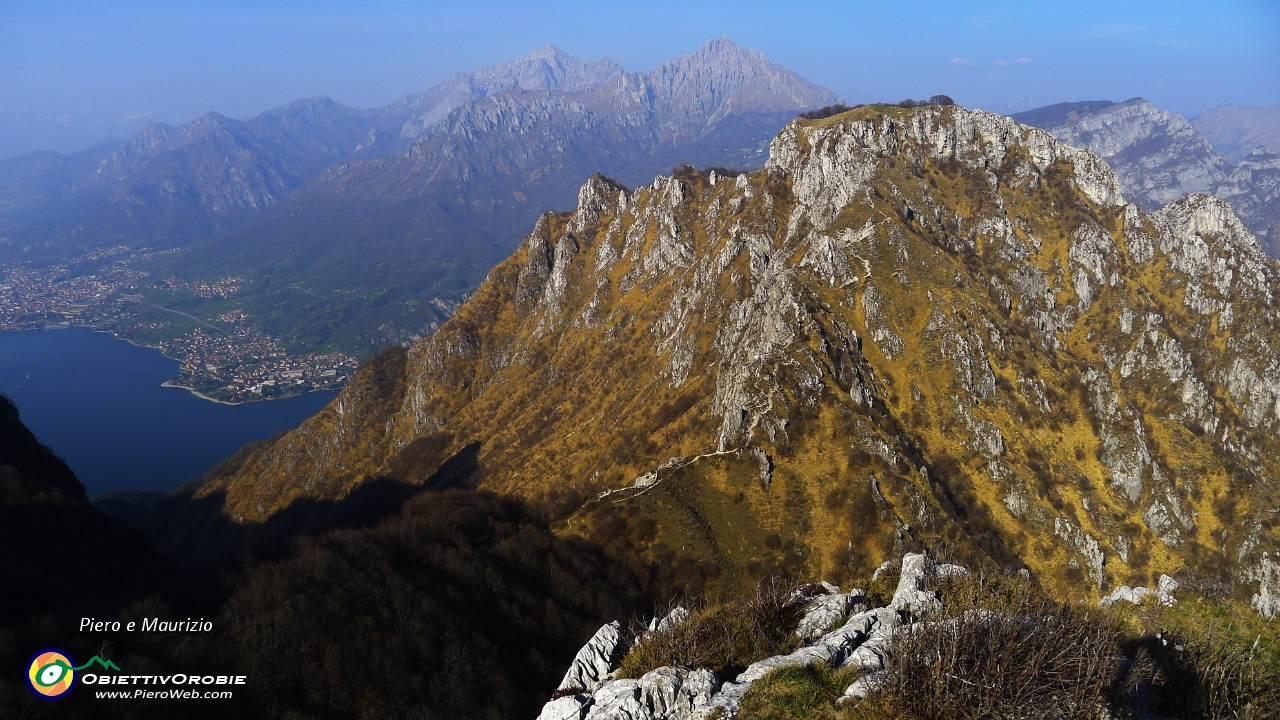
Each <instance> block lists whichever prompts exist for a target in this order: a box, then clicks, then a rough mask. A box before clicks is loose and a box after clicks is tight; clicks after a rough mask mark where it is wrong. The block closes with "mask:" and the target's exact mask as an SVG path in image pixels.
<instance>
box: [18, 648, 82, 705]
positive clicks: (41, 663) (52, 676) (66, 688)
mask: <svg viewBox="0 0 1280 720" xmlns="http://www.w3.org/2000/svg"><path fill="white" fill-rule="evenodd" d="M75 665H76V664H75V663H74V662H72V660H71V656H70V655H68V654H66V653H64V652H62V651H61V650H58V649H56V648H45V649H44V650H41V651H40V652H38V653H36V654H35V655H32V656H31V662H30V663H28V665H27V684H28V685H30V686H31V690H32V691H34V692H35V693H36V694H37V695H39V696H41V697H43V698H45V699H46V700H57V699H58V698H60V697H62V696H63V695H66V694H67V693H69V692H71V688H72V686H74V685H75V684H76V671H75Z"/></svg>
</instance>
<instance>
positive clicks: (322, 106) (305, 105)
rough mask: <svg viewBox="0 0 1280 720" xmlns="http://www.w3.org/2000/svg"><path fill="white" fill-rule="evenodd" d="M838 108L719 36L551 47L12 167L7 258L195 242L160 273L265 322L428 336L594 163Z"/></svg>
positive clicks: (0, 197)
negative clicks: (570, 49)
mask: <svg viewBox="0 0 1280 720" xmlns="http://www.w3.org/2000/svg"><path fill="white" fill-rule="evenodd" d="M838 99H839V98H837V96H836V95H835V94H834V93H833V92H832V91H830V90H828V89H826V88H823V87H820V86H818V85H815V84H813V83H811V82H809V81H807V80H805V79H804V78H802V77H800V76H799V75H796V74H795V73H793V72H791V71H789V70H786V69H785V68H782V67H779V66H777V65H774V64H772V63H770V62H769V60H768V58H766V57H765V56H764V55H762V54H761V53H759V52H757V51H754V50H747V49H744V48H741V47H739V46H738V45H736V44H734V43H733V41H732V40H730V39H728V38H724V37H722V38H717V39H715V40H712V41H711V42H709V43H707V44H706V45H704V46H703V47H701V48H700V49H698V50H697V51H696V52H694V53H692V54H690V55H683V56H681V57H679V58H676V59H674V60H672V61H670V62H668V63H665V64H663V65H661V66H659V67H658V68H656V69H655V70H653V71H651V72H647V73H627V72H625V71H624V70H623V69H622V68H621V67H620V66H619V65H617V64H616V63H614V62H611V61H609V60H600V61H596V62H586V63H584V62H582V61H579V60H577V59H575V58H572V57H570V56H568V55H566V54H565V53H563V52H561V51H560V50H558V49H557V48H555V47H553V46H547V47H545V48H542V49H540V50H537V51H535V52H533V53H531V54H529V55H527V56H525V57H523V58H520V59H519V60H515V61H513V62H510V63H506V64H503V65H498V66H494V67H490V68H484V69H482V70H479V71H476V72H473V73H459V74H457V75H454V76H452V77H450V78H449V79H448V80H446V81H445V82H444V83H441V84H440V85H438V86H436V87H435V88H432V89H430V90H428V91H426V92H424V93H422V94H420V95H416V96H408V97H405V98H402V99H400V100H397V101H396V102H394V103H392V104H390V105H388V106H387V107H385V108H382V109H380V110H371V111H361V110H352V109H350V108H346V107H343V106H341V105H338V104H337V103H334V102H333V101H331V100H328V99H327V98H320V99H315V100H306V101H298V102H295V103H293V104H291V105H288V106H286V107H284V108H281V109H279V110H274V111H271V112H269V113H264V114H263V115H261V116H258V117H257V118H254V119H252V120H248V121H235V120H229V119H227V118H224V117H221V116H218V115H208V116H205V117H204V118H201V119H200V120H197V121H195V122H192V123H189V124H187V125H184V126H182V127H181V128H169V127H166V126H162V125H153V126H151V127H149V128H148V129H147V130H145V131H143V132H142V133H139V135H137V136H136V137H134V138H133V139H131V140H129V141H128V142H125V143H111V144H105V145H102V146H98V147H95V148H91V149H90V150H86V151H83V152H81V153H74V154H71V155H58V154H55V153H33V154H31V155H26V156H22V157H20V158H15V159H13V160H10V161H6V162H4V163H0V237H3V240H0V262H4V261H15V260H23V259H37V258H59V257H66V256H69V255H71V254H74V253H76V252H81V251H84V250H87V249H90V248H93V247H95V246H98V245H105V244H117V243H119V244H124V245H128V246H130V247H136V246H139V245H149V246H152V247H184V248H189V250H187V251H185V252H182V253H179V254H177V255H173V256H169V257H168V258H166V264H165V265H164V266H163V267H161V268H158V269H159V270H161V271H162V272H163V273H164V274H166V275H177V276H184V277H191V278H204V277H211V276H223V275H235V276H239V277H244V278H246V281H247V282H246V294H245V296H244V297H243V307H244V309H245V311H246V312H247V313H248V314H249V315H250V316H251V317H253V318H254V319H255V321H257V322H258V323H259V324H260V325H261V326H262V327H264V328H265V329H267V330H268V331H270V332H272V333H273V334H277V335H281V336H283V337H286V338H290V339H293V340H295V341H297V342H299V343H300V344H304V345H308V346H316V345H322V344H328V345H337V346H340V347H343V348H345V349H349V350H355V351H357V352H358V351H360V350H361V349H367V348H370V347H372V346H376V345H381V344H383V343H385V342H387V341H388V340H392V341H403V340H407V339H412V338H414V337H418V336H420V335H421V334H423V333H425V332H428V331H430V330H431V329H432V328H434V327H435V326H436V324H437V323H438V322H439V321H441V320H443V319H444V318H445V317H447V316H448V315H449V313H450V311H451V308H452V304H453V303H456V301H458V300H460V299H461V298H462V297H463V295H464V293H465V292H467V291H468V290H470V289H471V288H473V287H475V285H476V284H477V283H478V282H479V281H480V280H481V279H482V278H483V277H484V274H485V273H486V272H488V270H489V269H490V268H491V267H492V266H493V265H494V264H496V263H497V262H498V261H499V260H500V259H502V258H503V257H505V256H506V255H507V254H508V253H509V252H510V251H511V250H512V249H513V248H514V247H515V244H516V242H517V241H518V238H519V237H520V236H521V235H522V234H523V233H524V232H525V231H526V229H527V227H528V225H529V223H531V222H532V221H533V220H534V219H535V218H536V217H537V216H538V215H539V214H540V213H541V212H543V211H544V210H545V209H546V208H547V207H570V206H572V203H573V201H574V199H575V196H576V193H577V188H578V186H580V185H581V183H582V182H583V180H585V179H586V178H587V177H588V176H590V175H591V173H593V172H607V173H609V174H611V175H612V176H614V177H617V178H620V179H621V180H622V181H623V182H627V183H631V184H640V183H643V182H647V181H648V180H650V179H652V178H653V177H654V176H655V175H657V174H658V173H660V172H664V171H669V170H670V168H671V167H672V166H673V165H675V164H677V163H678V162H694V163H697V164H700V165H729V166H733V167H737V168H745V169H750V168H755V167H759V166H760V165H761V164H762V163H763V162H764V158H765V150H766V148H767V146H768V143H769V141H770V139H772V137H773V136H774V134H776V133H777V131H778V130H779V129H780V128H781V127H782V126H783V124H784V123H785V122H786V121H787V120H789V119H790V118H793V117H795V115H796V114H797V113H799V112H800V111H803V110H806V109H811V108H816V107H822V106H825V105H829V104H832V103H834V102H836V101H838Z"/></svg>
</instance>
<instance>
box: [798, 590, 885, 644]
mask: <svg viewBox="0 0 1280 720" xmlns="http://www.w3.org/2000/svg"><path fill="white" fill-rule="evenodd" d="M819 587H821V588H822V589H823V590H824V591H825V592H824V593H822V594H820V595H817V596H815V597H813V598H811V599H810V600H809V604H808V605H807V606H806V607H805V611H804V616H803V617H802V618H801V619H800V624H799V625H797V626H796V635H797V636H799V637H800V639H801V640H804V641H806V642H811V641H813V640H816V639H818V638H820V637H822V636H823V635H825V634H827V633H828V632H830V631H831V629H832V628H834V627H835V626H836V623H838V622H840V621H841V620H843V619H844V618H846V617H848V615H849V613H851V612H853V611H854V610H855V609H863V610H865V609H866V608H867V607H869V606H870V603H869V602H868V601H867V594H866V593H865V592H863V591H862V590H861V589H857V588H855V589H853V590H851V591H849V592H847V593H841V592H840V588H838V587H836V586H834V585H831V584H829V583H825V582H824V583H822V584H821V585H820V586H819Z"/></svg>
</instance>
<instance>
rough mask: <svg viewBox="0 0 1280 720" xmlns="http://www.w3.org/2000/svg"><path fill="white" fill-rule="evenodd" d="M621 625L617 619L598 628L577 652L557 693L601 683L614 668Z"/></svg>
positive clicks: (594, 686)
mask: <svg viewBox="0 0 1280 720" xmlns="http://www.w3.org/2000/svg"><path fill="white" fill-rule="evenodd" d="M621 627H622V626H621V625H620V624H619V623H618V621H617V620H614V621H613V622H611V623H609V624H607V625H605V626H603V627H601V628H600V629H599V630H597V631H596V634H595V635H593V636H592V637H591V639H590V640H588V641H587V644H586V645H583V646H582V649H581V650H579V651H578V654H577V656H575V657H574V658H573V663H572V664H571V665H569V670H568V672H566V673H565V674H564V679H563V680H561V681H560V687H558V688H556V694H557V695H563V694H565V693H578V692H587V693H589V692H592V691H594V690H595V689H596V688H598V687H600V685H601V684H603V683H604V681H605V679H606V677H607V676H608V675H609V671H610V670H612V669H613V664H614V661H615V660H616V659H617V657H616V656H617V654H618V649H619V648H618V641H619V640H620V639H621V636H620V630H621Z"/></svg>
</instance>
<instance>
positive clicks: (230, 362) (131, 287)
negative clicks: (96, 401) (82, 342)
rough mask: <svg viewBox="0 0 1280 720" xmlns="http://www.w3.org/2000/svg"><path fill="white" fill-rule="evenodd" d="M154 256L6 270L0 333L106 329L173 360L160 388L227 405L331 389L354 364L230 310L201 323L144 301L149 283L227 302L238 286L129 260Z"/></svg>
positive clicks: (120, 250) (123, 253) (104, 255)
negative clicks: (175, 366)
mask: <svg viewBox="0 0 1280 720" xmlns="http://www.w3.org/2000/svg"><path fill="white" fill-rule="evenodd" d="M161 252H164V251H161ZM157 254H159V253H155V252H144V253H134V252H132V251H130V250H129V249H128V248H126V247H123V246H118V247H114V248H107V249H104V250H97V251H95V252H93V253H91V254H89V255H85V256H82V257H79V258H76V259H75V260H72V261H70V262H66V263H60V264H55V265H48V266H42V267H41V266H32V265H17V266H10V267H8V268H5V269H4V270H3V277H0V332H6V331H13V330H38V329H46V328H66V327H84V328H91V329H94V330H101V331H104V332H110V333H111V334H113V335H115V336H116V337H119V338H121V339H124V340H128V341H129V342H133V343H135V344H137V345H144V346H147V347H153V348H156V349H158V350H160V351H162V352H163V353H164V354H165V356H166V357H169V358H170V359H173V360H177V361H178V363H179V372H178V375H177V376H176V377H174V378H173V379H171V380H170V381H169V382H167V383H166V385H170V386H174V387H183V388H187V389H189V390H191V391H193V392H195V393H196V394H197V395H199V396H201V397H204V398H205V399H208V400H213V401H217V402H224V403H232V404H239V403H244V402H251V401H255V400H265V399H275V398H284V397H291V396H294V395H301V394H303V393H307V392H311V391H313V390H328V389H336V388H339V387H341V386H342V385H344V384H345V383H346V381H347V379H348V378H350V377H351V375H352V374H353V373H354V372H355V370H356V368H357V367H358V365H359V363H358V361H357V360H356V358H354V357H351V356H349V355H345V354H343V353H338V352H330V353H317V352H297V351H290V350H289V349H288V348H287V347H286V346H285V345H284V344H283V343H282V342H280V340H279V339H278V338H275V337H272V336H270V335H268V334H266V333H263V332H261V331H259V330H258V329H256V328H255V327H253V326H252V324H250V323H249V322H248V321H249V318H248V317H247V316H246V315H245V314H244V313H243V312H241V311H239V310H238V309H231V310H228V311H225V312H222V313H219V314H218V315H216V316H215V317H213V318H210V319H207V320H206V319H202V318H199V317H196V316H195V315H192V314H190V313H187V312H183V311H180V310H174V309H170V308H167V307H163V306H161V305H159V304H156V303H153V302H149V301H148V299H147V295H148V292H147V290H148V289H151V288H154V287H163V288H166V289H168V290H171V291H181V292H185V293H188V294H190V295H193V296H195V297H199V298H204V299H222V300H227V299H232V298H233V297H234V295H235V294H236V293H237V292H238V291H239V290H240V288H241V286H242V284H243V280H242V279H241V278H238V277H227V278H222V279H219V280H217V281H214V282H190V283H188V282H182V281H179V280H177V279H175V278H166V279H163V280H159V281H157V280H154V279H152V278H151V277H150V276H149V274H148V273H147V272H145V271H143V270H139V269H137V268H136V267H134V262H135V261H138V260H149V259H151V258H153V257H155V255H157ZM82 268H87V269H82Z"/></svg>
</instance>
